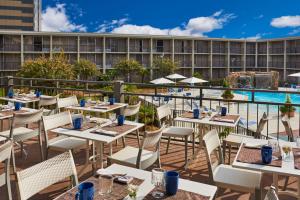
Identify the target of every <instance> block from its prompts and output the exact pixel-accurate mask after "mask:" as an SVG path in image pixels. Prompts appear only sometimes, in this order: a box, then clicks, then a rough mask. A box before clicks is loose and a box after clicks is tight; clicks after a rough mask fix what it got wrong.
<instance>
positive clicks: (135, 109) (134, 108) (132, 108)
mask: <svg viewBox="0 0 300 200" xmlns="http://www.w3.org/2000/svg"><path fill="white" fill-rule="evenodd" d="M140 107H141V101H139V102H138V103H137V104H135V105H128V106H126V108H125V109H124V117H125V118H126V117H134V120H133V121H134V122H138V121H139V111H140ZM126 120H127V119H126ZM136 136H137V140H138V145H139V146H140V133H139V130H138V129H137V130H136ZM122 142H123V146H124V147H125V146H126V142H125V137H122Z"/></svg>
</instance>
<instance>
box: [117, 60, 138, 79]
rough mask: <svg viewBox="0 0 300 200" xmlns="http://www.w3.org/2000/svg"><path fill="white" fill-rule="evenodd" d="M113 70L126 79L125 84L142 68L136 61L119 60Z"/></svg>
mask: <svg viewBox="0 0 300 200" xmlns="http://www.w3.org/2000/svg"><path fill="white" fill-rule="evenodd" d="M114 68H115V69H116V71H117V73H118V75H120V76H123V77H124V78H127V82H131V77H132V75H134V74H137V73H138V72H140V70H141V68H142V66H141V64H140V63H139V62H137V61H136V60H121V61H120V62H119V63H117V64H116V65H115V66H114Z"/></svg>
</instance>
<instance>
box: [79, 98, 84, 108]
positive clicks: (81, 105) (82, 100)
mask: <svg viewBox="0 0 300 200" xmlns="http://www.w3.org/2000/svg"><path fill="white" fill-rule="evenodd" d="M84 106H85V99H81V100H80V107H84Z"/></svg>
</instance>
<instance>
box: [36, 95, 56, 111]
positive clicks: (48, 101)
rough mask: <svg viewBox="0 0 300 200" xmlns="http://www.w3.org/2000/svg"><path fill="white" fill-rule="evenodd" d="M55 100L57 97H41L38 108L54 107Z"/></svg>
mask: <svg viewBox="0 0 300 200" xmlns="http://www.w3.org/2000/svg"><path fill="white" fill-rule="evenodd" d="M57 98H58V97H57V96H41V97H40V101H39V108H41V107H44V106H51V105H56V104H57Z"/></svg>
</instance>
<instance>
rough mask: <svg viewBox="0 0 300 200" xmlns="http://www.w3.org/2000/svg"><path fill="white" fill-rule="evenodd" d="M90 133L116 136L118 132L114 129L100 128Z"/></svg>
mask: <svg viewBox="0 0 300 200" xmlns="http://www.w3.org/2000/svg"><path fill="white" fill-rule="evenodd" d="M92 133H98V134H103V135H108V136H116V135H117V134H118V133H117V132H115V131H107V130H103V129H101V128H99V129H96V130H94V131H92Z"/></svg>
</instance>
